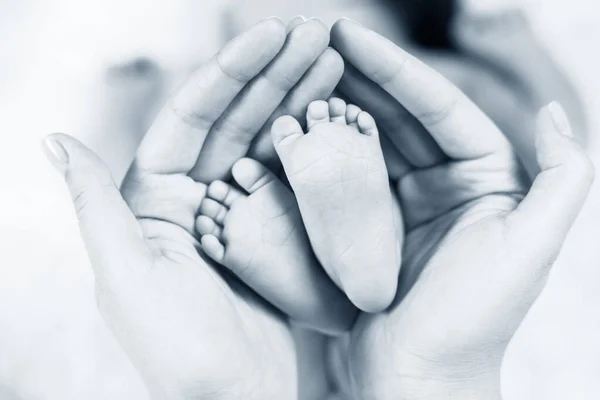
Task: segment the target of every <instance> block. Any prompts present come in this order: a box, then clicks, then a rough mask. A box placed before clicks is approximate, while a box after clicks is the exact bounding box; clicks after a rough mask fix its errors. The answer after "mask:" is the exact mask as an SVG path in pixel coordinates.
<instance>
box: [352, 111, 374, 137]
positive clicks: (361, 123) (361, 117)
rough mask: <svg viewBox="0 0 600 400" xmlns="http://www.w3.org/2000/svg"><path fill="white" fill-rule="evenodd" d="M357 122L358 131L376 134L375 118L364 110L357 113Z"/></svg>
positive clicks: (369, 134) (370, 134)
mask: <svg viewBox="0 0 600 400" xmlns="http://www.w3.org/2000/svg"><path fill="white" fill-rule="evenodd" d="M356 122H357V123H358V131H359V132H360V133H362V134H363V135H366V136H377V134H378V131H377V125H376V124H375V120H374V119H373V117H372V116H371V114H369V113H368V112H366V111H362V112H361V113H360V114H358V118H357V119H356Z"/></svg>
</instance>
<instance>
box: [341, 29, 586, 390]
mask: <svg viewBox="0 0 600 400" xmlns="http://www.w3.org/2000/svg"><path fill="white" fill-rule="evenodd" d="M331 35H332V45H333V46H334V48H336V49H337V50H338V51H339V52H340V54H342V56H343V57H344V58H345V59H346V61H347V62H348V63H349V64H351V65H352V67H351V68H348V67H347V68H346V73H345V76H344V78H343V79H342V83H341V89H342V91H343V92H344V93H345V94H346V95H347V96H348V97H350V98H351V99H352V100H353V101H355V102H356V103H357V104H358V105H360V106H361V107H363V108H364V109H366V110H367V111H369V112H371V113H372V114H373V115H374V117H375V118H376V120H378V121H379V124H380V128H381V129H382V131H384V132H385V133H386V134H387V136H388V139H389V141H388V142H387V148H386V156H387V159H388V165H389V167H390V173H391V175H392V177H393V178H394V179H395V180H396V187H397V192H398V196H399V199H400V203H401V207H402V211H403V215H404V219H405V225H406V241H405V247H404V258H403V267H402V272H401V276H400V289H399V292H398V296H397V298H396V300H395V302H394V304H393V305H392V307H391V308H390V309H389V310H388V311H387V312H384V313H381V314H377V315H367V314H363V315H361V316H360V317H359V320H358V321H357V323H356V325H355V327H354V329H353V331H352V333H351V335H350V338H349V347H348V358H347V359H346V360H341V361H342V362H341V363H340V364H339V366H340V368H337V370H338V372H340V371H341V374H340V375H342V377H343V375H344V373H343V371H344V368H345V367H347V371H348V372H347V374H345V375H346V377H347V378H348V379H349V380H350V381H351V384H352V387H353V391H354V394H355V395H356V396H357V397H358V398H360V399H379V400H385V399H425V398H461V399H469V398H473V399H496V398H500V365H501V361H502V358H503V355H504V352H505V349H506V346H507V344H508V342H509V341H510V339H511V337H512V336H513V334H514V333H515V331H516V329H517V328H518V326H519V325H520V323H521V321H522V319H523V318H524V317H525V315H526V313H527V311H528V310H529V308H530V307H531V305H532V303H533V302H534V300H535V299H536V298H537V297H538V295H539V294H540V292H541V290H542V288H543V287H544V284H545V282H546V279H547V276H548V273H549V271H550V269H551V268H550V267H551V266H552V264H553V262H554V260H555V258H556V257H557V255H558V252H559V250H560V247H561V245H562V242H563V240H564V239H565V236H566V235H567V233H568V231H569V229H570V227H571V224H572V223H573V220H574V219H575V217H576V216H577V214H578V213H579V211H580V208H581V206H582V204H583V202H584V200H585V198H586V196H587V192H588V189H589V187H590V184H591V181H592V177H593V168H592V165H591V163H590V161H589V159H588V158H587V157H586V156H585V155H584V153H583V151H582V150H581V149H580V148H579V147H578V146H577V145H576V144H575V142H574V141H573V140H571V138H570V135H571V132H570V128H569V125H568V122H567V119H566V116H565V115H564V112H563V111H562V109H561V108H560V106H558V105H557V104H553V105H551V106H549V107H547V108H545V109H544V110H543V111H542V112H541V114H540V116H539V121H538V127H537V132H536V135H537V157H538V163H539V167H540V169H541V171H542V172H541V173H540V174H539V175H538V176H537V177H536V179H535V182H534V183H533V186H531V188H530V189H529V191H528V193H527V189H528V187H527V185H526V184H525V183H523V182H522V180H521V179H519V176H520V170H519V165H518V162H517V160H516V159H515V156H514V155H513V151H512V149H511V147H510V145H509V143H508V141H507V140H506V138H505V137H504V136H503V135H502V133H501V132H500V131H499V129H498V128H497V127H496V126H495V125H494V124H493V123H492V122H491V121H490V120H489V119H488V118H487V117H486V115H485V114H484V113H482V112H481V111H480V110H479V109H478V108H477V107H476V106H474V105H473V103H472V102H471V101H470V100H468V99H467V97H466V96H465V95H464V94H462V92H460V91H459V90H458V89H457V88H456V87H455V86H453V85H452V84H450V83H449V82H448V81H447V80H446V79H444V78H443V77H442V76H441V75H439V74H438V73H436V72H435V71H433V70H432V69H430V68H429V67H427V66H425V65H424V64H422V63H421V62H419V61H418V60H417V59H415V58H414V57H412V56H410V55H409V54H407V53H406V52H404V51H403V50H401V49H400V48H398V47H396V46H395V45H394V44H392V43H391V42H389V41H388V40H387V39H385V38H383V37H381V36H379V35H377V34H376V33H374V32H372V31H370V30H367V29H366V28H363V27H361V26H360V25H358V24H356V23H354V22H351V21H348V20H341V21H339V22H337V23H336V24H335V26H334V27H333V29H332V34H331ZM339 347H342V346H339ZM342 350H343V349H342ZM338 361H340V359H338Z"/></svg>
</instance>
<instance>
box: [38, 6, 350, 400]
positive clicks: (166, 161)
mask: <svg viewBox="0 0 600 400" xmlns="http://www.w3.org/2000/svg"><path fill="white" fill-rule="evenodd" d="M296 25H298V26H296V27H295V29H294V30H293V31H292V32H291V33H289V34H288V35H286V27H285V26H284V25H283V24H282V23H281V21H279V20H277V19H273V18H272V19H268V20H266V21H263V22H261V23H259V24H258V25H256V26H255V27H253V28H252V29H250V30H249V31H248V32H246V33H244V34H242V35H241V36H239V37H238V38H236V39H234V40H233V41H232V42H230V43H229V44H228V45H227V46H226V47H224V48H223V50H221V51H220V52H219V53H218V54H217V55H216V56H215V57H214V58H212V59H211V60H210V61H208V62H207V63H205V64H204V65H203V66H201V67H200V68H199V69H198V70H197V71H196V72H195V73H194V74H193V75H192V76H191V77H190V79H189V80H188V81H187V82H186V83H185V84H184V85H183V86H182V87H181V88H180V89H179V91H178V92H177V93H176V94H175V95H174V96H173V98H172V99H170V100H169V102H168V103H167V104H166V106H165V107H164V109H163V110H162V111H161V113H160V115H159V116H158V118H157V120H156V121H155V123H154V124H153V125H152V127H151V129H150V130H149V132H148V133H147V135H146V137H145V138H144V140H143V142H142V144H141V146H140V149H139V151H138V154H137V157H136V159H135V161H134V164H133V166H132V167H131V169H130V171H129V173H128V175H127V177H126V178H125V181H124V183H123V187H122V190H121V192H119V190H118V189H117V188H116V187H115V185H114V183H113V181H112V178H111V177H110V174H109V173H108V171H107V169H106V167H105V166H104V164H103V163H102V161H101V160H100V159H99V158H98V157H97V156H95V155H94V154H93V153H92V152H90V151H89V150H88V149H87V148H85V147H84V146H83V145H81V144H80V143H79V142H77V141H75V140H74V139H72V138H70V137H68V136H66V135H61V134H56V135H52V136H50V137H48V138H47V139H46V141H45V144H46V150H47V151H48V155H49V158H50V159H51V161H52V162H53V163H54V165H55V166H56V167H57V168H58V169H59V170H60V171H61V172H62V173H63V174H64V176H65V179H66V181H67V184H68V187H69V189H70V191H71V194H72V196H73V202H74V205H75V208H76V211H77V216H78V219H79V221H80V229H81V233H82V237H83V239H84V243H85V245H86V248H87V250H88V253H89V256H90V259H91V263H92V266H93V269H94V272H95V276H96V288H97V298H98V305H99V308H100V311H101V314H102V315H103V317H104V319H105V320H106V322H107V324H108V325H109V327H110V328H111V329H112V331H113V333H114V334H115V336H116V338H117V339H118V341H119V342H120V344H121V345H122V347H123V349H124V350H125V352H126V353H127V354H128V356H129V358H130V359H131V361H132V362H133V364H134V366H135V367H136V368H137V369H138V370H139V372H140V374H141V375H142V378H143V379H144V380H145V382H146V384H147V386H148V388H149V390H150V393H151V395H152V396H153V397H154V398H160V399H170V398H172V399H181V398H190V399H191V398H193V399H198V398H211V399H239V398H244V399H261V400H262V399H288V398H290V399H291V398H294V397H295V396H296V365H295V364H296V360H295V350H294V344H293V341H292V338H291V335H290V331H289V328H288V325H287V321H286V320H285V319H284V318H283V316H282V313H280V312H278V311H275V309H274V307H272V306H271V305H269V304H268V303H267V302H266V301H264V300H263V299H262V298H261V297H259V296H257V295H256V294H255V292H253V291H252V290H250V289H249V288H248V286H246V285H244V284H242V283H240V281H239V280H238V279H237V278H236V277H235V271H225V270H224V269H223V268H221V267H220V266H216V265H214V264H212V263H211V262H210V261H209V260H208V259H206V258H205V257H203V255H202V254H200V252H199V250H198V247H199V245H198V241H197V237H196V236H195V235H194V231H193V226H194V219H195V216H196V212H197V208H198V206H199V205H200V203H201V201H202V199H203V197H204V195H205V191H206V184H207V183H208V182H210V181H211V180H213V179H223V180H226V179H227V178H228V174H229V171H230V169H231V166H232V165H233V164H234V162H235V161H237V159H239V158H240V157H243V156H244V155H246V154H247V153H253V154H254V155H255V156H256V157H257V158H260V159H261V160H262V161H264V162H266V163H268V162H269V161H270V160H272V159H275V158H276V157H275V153H274V151H273V150H272V147H271V148H270V147H269V146H266V145H264V143H265V139H264V138H263V136H266V137H267V138H268V130H267V129H266V128H264V126H267V125H268V122H269V120H270V119H272V118H275V117H277V116H279V115H281V114H282V113H291V114H293V115H297V116H300V115H302V114H303V113H304V112H305V110H306V106H307V104H308V103H309V102H310V101H312V100H313V99H314V98H326V97H327V96H329V94H330V93H331V91H332V90H333V88H334V87H335V85H336V84H337V82H338V80H339V77H340V76H341V72H342V68H343V65H342V63H341V59H340V57H339V55H338V54H337V53H336V52H335V51H333V50H331V49H327V44H328V41H329V40H328V39H329V35H328V32H327V29H326V28H325V27H324V26H323V25H322V24H321V23H320V22H318V21H314V20H313V21H308V22H306V23H301V24H296ZM232 272H233V273H232ZM302 278H306V279H308V278H314V277H310V276H309V277H306V276H303V277H302ZM246 283H248V282H246ZM251 283H252V282H250V283H249V284H251ZM262 289H264V292H266V293H261V294H263V295H264V297H265V298H269V292H268V289H269V288H268V287H266V288H264V287H263V288H262ZM277 289H279V288H277ZM278 292H281V291H280V290H278ZM292 300H293V299H292ZM289 303H291V301H288V303H286V304H289ZM333 323H335V321H333Z"/></svg>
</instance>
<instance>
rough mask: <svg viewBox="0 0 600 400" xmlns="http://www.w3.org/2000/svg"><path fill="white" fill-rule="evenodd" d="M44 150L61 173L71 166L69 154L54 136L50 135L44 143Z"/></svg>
mask: <svg viewBox="0 0 600 400" xmlns="http://www.w3.org/2000/svg"><path fill="white" fill-rule="evenodd" d="M42 148H43V149H44V153H45V154H46V157H47V158H48V160H49V161H50V163H52V165H54V167H55V168H56V169H57V170H58V171H59V172H64V171H65V169H66V167H67V165H69V153H67V150H65V148H64V146H63V145H62V143H60V141H58V139H56V138H55V137H54V136H53V135H49V136H47V137H46V138H44V140H43V141H42Z"/></svg>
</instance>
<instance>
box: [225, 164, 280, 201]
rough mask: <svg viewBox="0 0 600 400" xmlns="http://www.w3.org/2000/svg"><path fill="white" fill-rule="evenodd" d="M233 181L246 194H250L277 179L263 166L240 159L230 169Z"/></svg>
mask: <svg viewBox="0 0 600 400" xmlns="http://www.w3.org/2000/svg"><path fill="white" fill-rule="evenodd" d="M231 174H232V175H233V179H235V181H236V182H237V183H238V184H239V185H240V186H241V187H242V188H243V189H244V190H246V191H247V192H248V193H250V194H252V193H254V192H256V191H257V190H259V189H260V188H262V187H265V186H266V185H269V184H270V183H272V182H277V177H276V176H275V175H274V174H273V173H272V172H271V171H269V170H268V169H267V167H265V166H264V165H262V164H261V163H259V162H258V161H256V160H253V159H251V158H242V159H241V160H239V161H238V162H236V163H235V164H234V165H233V168H232V169H231Z"/></svg>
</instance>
